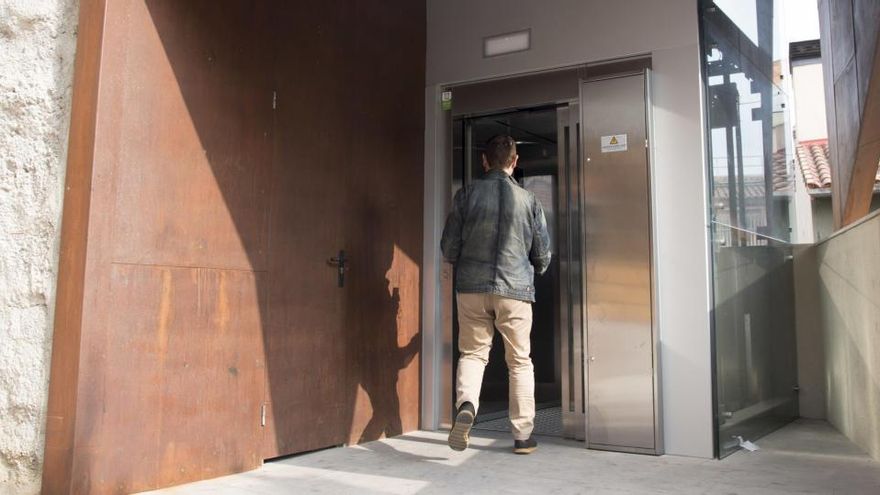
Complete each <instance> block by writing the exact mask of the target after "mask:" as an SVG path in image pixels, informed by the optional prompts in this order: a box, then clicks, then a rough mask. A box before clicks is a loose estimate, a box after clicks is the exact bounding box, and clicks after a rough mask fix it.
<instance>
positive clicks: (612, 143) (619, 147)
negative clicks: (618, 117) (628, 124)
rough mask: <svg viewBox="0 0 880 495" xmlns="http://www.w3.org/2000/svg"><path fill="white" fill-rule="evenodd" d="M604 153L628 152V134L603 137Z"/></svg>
mask: <svg viewBox="0 0 880 495" xmlns="http://www.w3.org/2000/svg"><path fill="white" fill-rule="evenodd" d="M600 141H601V145H602V146H601V147H602V153H616V152H618V151H626V150H627V145H626V134H612V135H610V136H602V137H601V140H600Z"/></svg>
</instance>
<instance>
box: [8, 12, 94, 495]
mask: <svg viewBox="0 0 880 495" xmlns="http://www.w3.org/2000/svg"><path fill="white" fill-rule="evenodd" d="M77 3H78V2H77V1H76V0H0V159H2V161H3V163H2V165H0V493H3V494H5V493H16V494H20V493H36V492H37V491H39V486H40V466H41V463H42V453H43V437H44V423H45V408H46V394H47V387H48V379H49V355H50V347H51V342H52V313H53V298H54V296H55V281H56V265H57V259H58V239H59V229H60V226H61V199H62V193H63V183H64V169H65V159H66V155H65V154H66V147H67V129H68V122H69V118H70V95H71V82H72V79H73V59H74V51H75V43H76V22H77Z"/></svg>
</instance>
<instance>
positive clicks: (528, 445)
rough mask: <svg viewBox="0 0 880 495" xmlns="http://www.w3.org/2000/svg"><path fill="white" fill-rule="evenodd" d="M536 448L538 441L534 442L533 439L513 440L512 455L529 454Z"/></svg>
mask: <svg viewBox="0 0 880 495" xmlns="http://www.w3.org/2000/svg"><path fill="white" fill-rule="evenodd" d="M537 448H538V441H537V440H535V437H529V439H528V440H514V442H513V453H514V454H521V455H526V454H531V453H532V452H534V451H535V449H537Z"/></svg>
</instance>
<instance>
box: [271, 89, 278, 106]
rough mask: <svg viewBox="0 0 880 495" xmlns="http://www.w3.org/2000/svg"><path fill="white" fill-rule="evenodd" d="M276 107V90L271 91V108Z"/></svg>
mask: <svg viewBox="0 0 880 495" xmlns="http://www.w3.org/2000/svg"><path fill="white" fill-rule="evenodd" d="M276 108H278V92H277V91H272V110H275V109H276Z"/></svg>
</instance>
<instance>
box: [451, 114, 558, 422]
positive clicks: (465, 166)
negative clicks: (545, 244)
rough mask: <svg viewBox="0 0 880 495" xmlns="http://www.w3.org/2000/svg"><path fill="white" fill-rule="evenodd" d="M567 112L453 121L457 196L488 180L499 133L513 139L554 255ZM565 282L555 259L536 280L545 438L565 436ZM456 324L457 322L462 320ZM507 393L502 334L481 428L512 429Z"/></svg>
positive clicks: (535, 343)
mask: <svg viewBox="0 0 880 495" xmlns="http://www.w3.org/2000/svg"><path fill="white" fill-rule="evenodd" d="M566 110H567V109H566V108H565V106H555V105H554V106H548V107H539V108H529V109H524V110H514V111H509V112H503V113H497V114H490V115H483V116H476V117H468V118H459V119H456V120H455V121H454V122H453V140H454V158H453V159H454V164H453V181H454V184H455V186H454V188H453V189H454V190H453V193H454V192H455V190H458V188H460V187H462V186H464V185H466V184H468V183H469V182H470V181H473V180H476V179H479V178H480V177H481V176H482V175H483V173H484V172H483V167H482V161H481V160H482V158H481V156H482V153H483V152H484V149H485V147H484V143H486V142H487V141H488V140H489V139H491V138H492V137H493V136H496V135H499V134H507V135H510V136H511V137H513V138H514V140H515V141H516V146H517V154H518V155H519V164H518V166H517V168H516V169H515V170H514V174H513V176H514V178H515V179H516V181H517V182H518V183H519V184H520V185H521V186H522V187H523V188H525V189H526V190H528V191H530V192H532V193H534V194H535V196H536V197H537V198H538V200H539V201H540V202H541V205H542V206H543V208H544V215H545V216H546V218H547V226H548V231H549V234H550V249H551V251H552V252H554V253H556V252H558V245H559V240H558V239H559V233H558V230H559V227H558V221H559V218H558V208H557V203H558V199H559V198H558V186H559V175H560V174H559V155H560V154H559V149H558V147H559V136H558V134H559V133H558V129H557V120H558V117H557V113H559V112H563V113H564V112H565V111H566ZM559 277H560V273H559V259H558V257H556V256H554V258H553V259H552V261H551V263H550V267H549V268H548V269H547V272H546V273H545V274H544V275H543V276H536V277H535V289H536V301H535V304H534V305H533V307H532V313H533V322H534V323H533V329H532V339H531V340H532V360H533V363H534V366H535V387H536V390H535V401H536V405H537V409H538V413H537V416H538V418H537V420H536V433H539V434H545V435H562V422H561V414H560V413H561V402H560V394H561V389H562V379H561V361H560V358H561V356H560V339H561V336H560V327H559V314H558V308H559V303H558V300H559ZM453 310H454V309H453ZM454 322H457V316H456V318H454ZM453 324H454V325H455V326H454V330H453V338H454V340H456V341H457V339H458V326H457V324H456V323H453ZM454 353H455V354H454V360H453V361H454V362H457V360H458V351H457V349H456V350H454ZM507 392H508V377H507V368H506V365H505V363H504V345H503V342H502V340H501V338H500V335H499V334H497V333H496V335H495V338H494V339H493V343H492V350H491V352H490V358H489V365H488V366H487V367H486V373H485V376H484V379H483V389H482V393H481V400H480V404H481V405H480V411H479V415H478V417H477V425H476V428H486V429H502V430H503V429H505V428H506V422H505V420H504V418H506V417H507V407H508V403H507Z"/></svg>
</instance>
